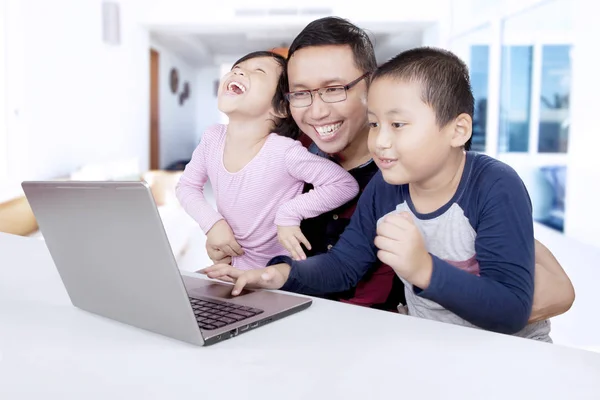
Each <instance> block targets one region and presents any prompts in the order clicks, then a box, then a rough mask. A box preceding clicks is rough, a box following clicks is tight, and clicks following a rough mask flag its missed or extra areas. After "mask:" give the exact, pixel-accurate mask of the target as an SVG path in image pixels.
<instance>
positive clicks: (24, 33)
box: [7, 0, 149, 181]
mask: <svg viewBox="0 0 600 400" xmlns="http://www.w3.org/2000/svg"><path fill="white" fill-rule="evenodd" d="M7 4H8V14H7V15H8V17H7V21H8V30H7V32H8V41H7V53H8V57H7V76H8V81H7V83H8V87H7V93H8V98H7V103H8V104H7V109H8V112H7V117H8V128H9V129H8V130H9V132H8V134H9V148H10V159H9V175H10V176H9V177H10V179H11V180H12V181H20V180H23V179H45V178H54V177H59V176H64V175H67V174H69V173H70V172H72V171H73V170H75V169H77V168H79V167H80V166H81V165H83V164H86V163H90V162H105V161H113V160H121V159H132V158H135V159H137V160H138V161H139V165H140V168H141V169H146V168H147V165H148V142H149V139H148V138H149V104H148V96H149V83H148V82H149V52H148V48H149V44H148V34H147V32H146V31H145V30H144V29H143V28H142V27H141V26H140V25H139V24H138V23H137V18H138V17H139V12H138V10H139V9H138V7H139V4H137V2H136V1H124V2H122V4H121V13H120V14H121V45H120V46H110V45H107V44H104V43H103V42H102V31H101V29H102V20H101V15H102V14H101V13H102V8H101V2H100V1H99V0H87V1H81V0H55V1H52V2H47V1H44V0H8V3H7Z"/></svg>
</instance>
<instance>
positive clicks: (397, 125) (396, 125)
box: [392, 122, 406, 128]
mask: <svg viewBox="0 0 600 400" xmlns="http://www.w3.org/2000/svg"><path fill="white" fill-rule="evenodd" d="M404 125H406V124H405V123H404V122H392V127H394V128H402V127H403V126H404Z"/></svg>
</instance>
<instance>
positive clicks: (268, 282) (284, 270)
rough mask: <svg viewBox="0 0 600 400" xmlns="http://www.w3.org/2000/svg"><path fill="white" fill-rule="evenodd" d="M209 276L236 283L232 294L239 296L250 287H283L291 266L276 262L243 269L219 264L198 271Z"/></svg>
mask: <svg viewBox="0 0 600 400" xmlns="http://www.w3.org/2000/svg"><path fill="white" fill-rule="evenodd" d="M198 272H199V273H201V274H205V275H207V276H208V277H209V278H212V279H218V280H221V281H223V282H229V283H234V286H233V290H232V292H231V294H232V295H234V296H237V295H238V294H240V293H241V292H242V289H244V288H245V287H248V288H250V289H252V288H261V289H281V287H282V286H283V285H284V284H285V282H286V281H287V279H288V276H289V275H290V266H289V265H287V264H276V265H272V266H270V267H266V268H260V269H252V270H249V271H241V270H239V269H237V268H233V267H232V266H231V265H225V264H218V265H213V266H210V267H208V268H204V269H201V270H200V271H198Z"/></svg>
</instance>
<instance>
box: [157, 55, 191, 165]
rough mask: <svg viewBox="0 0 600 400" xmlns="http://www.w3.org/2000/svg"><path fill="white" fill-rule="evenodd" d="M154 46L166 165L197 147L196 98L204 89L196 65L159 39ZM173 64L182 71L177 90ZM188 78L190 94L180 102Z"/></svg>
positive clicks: (184, 157)
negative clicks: (174, 89) (173, 88)
mask: <svg viewBox="0 0 600 400" xmlns="http://www.w3.org/2000/svg"><path fill="white" fill-rule="evenodd" d="M151 47H152V48H153V49H154V50H156V51H158V52H159V67H158V76H159V110H160V111H159V130H160V167H161V168H166V167H167V166H168V165H169V164H171V163H173V162H175V161H179V160H185V159H189V156H190V155H191V152H192V151H193V149H194V147H195V142H196V120H197V103H198V101H197V99H198V97H199V95H200V94H199V93H198V91H200V90H201V89H200V88H199V87H198V85H197V79H196V76H197V73H198V72H197V70H196V69H195V68H194V67H192V66H190V65H189V64H187V63H186V62H185V61H184V60H182V59H181V58H179V57H178V56H176V55H175V54H173V53H172V52H171V51H169V50H168V49H166V48H164V47H163V46H161V45H160V44H158V43H151ZM171 68H176V69H177V70H178V72H179V89H178V91H177V93H173V92H172V91H171V86H170V72H171ZM185 82H188V84H189V85H190V96H189V97H188V98H187V99H186V100H185V101H184V103H183V105H181V104H179V95H180V93H182V92H183V85H184V83H185Z"/></svg>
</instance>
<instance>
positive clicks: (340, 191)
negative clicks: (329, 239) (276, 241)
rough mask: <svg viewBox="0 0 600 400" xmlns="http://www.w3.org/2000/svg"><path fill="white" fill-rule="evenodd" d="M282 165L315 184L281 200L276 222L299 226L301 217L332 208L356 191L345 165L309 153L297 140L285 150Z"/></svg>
mask: <svg viewBox="0 0 600 400" xmlns="http://www.w3.org/2000/svg"><path fill="white" fill-rule="evenodd" d="M285 168H286V169H287V172H288V174H290V175H291V176H293V177H294V178H296V179H298V180H300V181H303V182H308V183H311V184H312V185H313V187H314V189H313V190H310V191H309V192H307V193H303V194H301V195H299V196H296V197H295V198H293V199H291V200H289V201H287V202H285V203H284V204H282V205H281V206H280V207H279V209H278V210H277V214H276V215H275V224H276V225H278V226H299V225H300V221H302V220H303V219H307V218H312V217H316V216H318V215H321V214H323V213H324V212H326V211H330V210H333V209H335V208H337V207H339V206H341V205H343V204H345V203H347V202H348V201H350V200H352V199H353V198H354V197H355V196H356V195H357V194H358V183H357V182H356V180H355V179H354V178H353V177H352V175H350V173H348V172H347V171H346V170H345V169H343V168H342V167H340V166H339V165H337V164H336V163H334V162H333V161H330V160H327V159H325V158H324V157H320V156H317V155H316V154H312V153H310V152H309V151H308V150H307V149H306V148H305V147H303V146H302V145H301V144H300V142H296V143H294V144H293V145H292V146H290V148H289V149H288V150H287V152H286V154H285Z"/></svg>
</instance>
